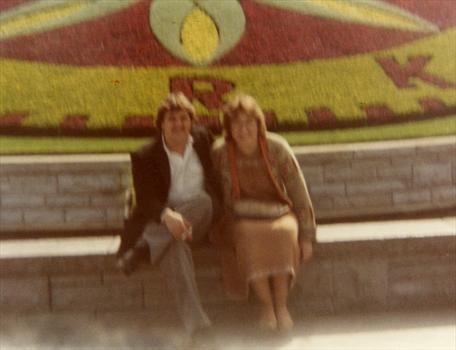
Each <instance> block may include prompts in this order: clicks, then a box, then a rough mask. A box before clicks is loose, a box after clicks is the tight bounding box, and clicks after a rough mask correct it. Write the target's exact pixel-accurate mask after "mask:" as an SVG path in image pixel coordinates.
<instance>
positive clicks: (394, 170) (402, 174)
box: [377, 164, 412, 182]
mask: <svg viewBox="0 0 456 350" xmlns="http://www.w3.org/2000/svg"><path fill="white" fill-rule="evenodd" d="M377 178H378V179H380V180H383V179H385V180H387V179H401V180H409V181H410V182H411V180H412V165H411V164H409V165H395V166H389V167H379V168H377Z"/></svg>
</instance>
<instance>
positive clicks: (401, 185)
mask: <svg viewBox="0 0 456 350" xmlns="http://www.w3.org/2000/svg"><path fill="white" fill-rule="evenodd" d="M407 185H408V184H407V181H401V180H378V181H372V182H366V183H360V182H350V183H347V184H346V186H347V194H348V196H351V195H358V194H367V193H385V192H393V191H396V190H403V189H406V188H407V187H408V186H407Z"/></svg>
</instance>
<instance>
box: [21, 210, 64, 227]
mask: <svg viewBox="0 0 456 350" xmlns="http://www.w3.org/2000/svg"><path fill="white" fill-rule="evenodd" d="M24 221H25V223H26V224H40V225H42V224H55V223H63V222H64V213H63V208H58V209H56V208H54V209H50V208H49V209H24Z"/></svg>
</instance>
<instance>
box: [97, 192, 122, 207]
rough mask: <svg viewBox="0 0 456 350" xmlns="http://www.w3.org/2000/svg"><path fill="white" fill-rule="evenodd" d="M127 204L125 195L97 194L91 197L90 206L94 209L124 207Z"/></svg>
mask: <svg viewBox="0 0 456 350" xmlns="http://www.w3.org/2000/svg"><path fill="white" fill-rule="evenodd" d="M124 204H125V194H124V193H114V194H103V193H97V194H94V195H92V196H90V205H91V206H93V207H99V206H101V207H109V206H110V207H115V206H119V207H123V206H124Z"/></svg>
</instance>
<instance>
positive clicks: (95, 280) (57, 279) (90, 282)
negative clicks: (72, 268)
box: [50, 274, 101, 288]
mask: <svg viewBox="0 0 456 350" xmlns="http://www.w3.org/2000/svg"><path fill="white" fill-rule="evenodd" d="M50 281H51V288H59V287H67V288H68V287H94V286H101V274H82V275H81V274H72V275H60V276H59V275H56V276H51V277H50Z"/></svg>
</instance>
